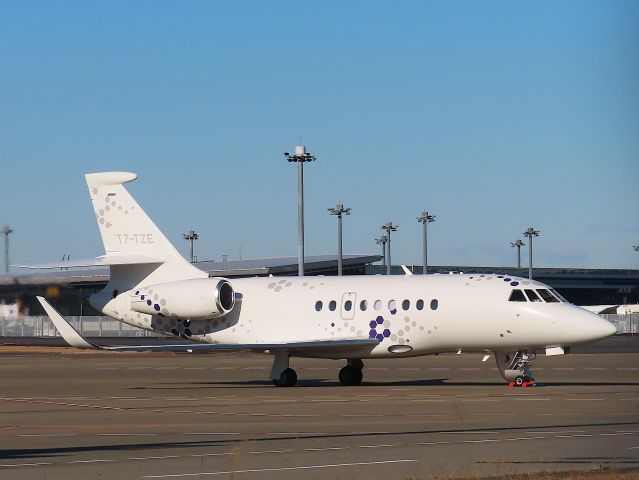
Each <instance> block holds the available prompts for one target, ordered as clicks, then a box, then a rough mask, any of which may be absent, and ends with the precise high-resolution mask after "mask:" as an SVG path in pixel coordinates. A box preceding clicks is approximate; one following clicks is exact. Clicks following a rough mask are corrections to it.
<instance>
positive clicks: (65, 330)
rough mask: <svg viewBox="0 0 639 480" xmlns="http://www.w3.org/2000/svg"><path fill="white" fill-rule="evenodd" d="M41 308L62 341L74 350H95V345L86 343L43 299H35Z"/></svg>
mask: <svg viewBox="0 0 639 480" xmlns="http://www.w3.org/2000/svg"><path fill="white" fill-rule="evenodd" d="M36 298H37V299H38V301H39V302H40V304H41V305H42V308H44V310H45V311H46V312H47V315H49V318H50V319H51V321H52V322H53V324H54V325H55V328H57V329H58V332H60V335H62V338H64V341H65V342H67V343H68V344H69V345H71V346H72V347H76V348H85V349H92V350H93V349H97V348H98V347H97V346H96V345H93V344H92V343H91V342H89V341H87V340H86V339H85V338H84V337H83V336H82V335H80V334H79V333H78V332H77V330H76V329H75V328H73V327H72V326H71V324H70V323H69V322H67V321H66V320H65V319H64V318H63V317H62V315H60V314H59V313H58V311H57V310H56V309H55V308H53V307H52V306H51V304H50V303H49V302H47V301H46V299H44V298H43V297H36Z"/></svg>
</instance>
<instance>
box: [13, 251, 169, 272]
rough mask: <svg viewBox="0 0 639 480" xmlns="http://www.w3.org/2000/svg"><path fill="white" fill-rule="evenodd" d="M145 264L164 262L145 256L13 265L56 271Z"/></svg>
mask: <svg viewBox="0 0 639 480" xmlns="http://www.w3.org/2000/svg"><path fill="white" fill-rule="evenodd" d="M145 263H163V260H160V259H157V258H152V257H147V256H145V255H131V254H126V255H120V254H116V255H113V254H112V255H101V256H99V257H96V258H87V259H82V260H66V261H63V262H51V263H37V264H32V265H12V266H13V267H19V268H30V269H54V268H70V267H106V266H110V265H139V264H145Z"/></svg>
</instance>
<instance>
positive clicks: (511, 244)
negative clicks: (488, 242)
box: [510, 239, 526, 268]
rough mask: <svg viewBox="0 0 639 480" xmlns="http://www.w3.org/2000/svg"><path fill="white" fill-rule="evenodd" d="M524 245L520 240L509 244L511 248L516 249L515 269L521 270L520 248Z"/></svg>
mask: <svg viewBox="0 0 639 480" xmlns="http://www.w3.org/2000/svg"><path fill="white" fill-rule="evenodd" d="M524 245H526V244H525V243H524V242H522V241H521V240H520V239H517V240H515V241H514V242H510V246H511V247H517V268H521V247H523V246H524Z"/></svg>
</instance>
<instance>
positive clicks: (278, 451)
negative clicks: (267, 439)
mask: <svg viewBox="0 0 639 480" xmlns="http://www.w3.org/2000/svg"><path fill="white" fill-rule="evenodd" d="M294 451H295V450H259V451H253V452H249V453H254V454H256V455H259V454H261V453H290V452H294Z"/></svg>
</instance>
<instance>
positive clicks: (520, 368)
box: [32, 172, 616, 387]
mask: <svg viewBox="0 0 639 480" xmlns="http://www.w3.org/2000/svg"><path fill="white" fill-rule="evenodd" d="M136 178H137V175H135V174H133V173H123V172H107V173H93V174H88V175H86V181H87V184H88V187H89V194H90V196H91V201H92V202H93V208H94V209H95V215H96V219H97V222H98V226H99V229H100V234H101V236H102V241H103V243H104V249H105V251H106V254H105V255H103V256H100V257H98V258H96V259H92V260H90V261H86V262H82V261H81V262H71V265H70V264H69V262H65V263H64V266H65V267H68V266H91V265H108V266H109V267H110V270H111V276H110V280H109V283H108V285H107V286H106V287H105V288H104V289H103V290H102V291H100V292H98V293H96V294H94V295H91V296H90V297H89V302H90V304H91V305H92V306H93V307H95V308H96V309H97V310H99V311H101V312H103V313H104V314H106V315H108V316H110V317H113V318H115V319H117V320H120V321H122V322H124V323H127V324H130V325H134V326H136V327H140V328H143V329H146V330H150V331H153V332H156V333H161V334H164V335H168V336H174V337H175V338H180V339H185V340H191V342H189V343H187V344H174V345H143V346H142V345H140V346H112V347H103V346H100V347H99V346H96V345H94V344H92V343H91V342H89V341H88V340H86V339H85V338H83V337H82V336H81V335H80V334H79V333H78V332H77V331H76V330H75V329H74V328H73V327H72V326H71V325H70V324H69V323H67V321H66V320H65V319H64V318H63V317H62V316H61V315H60V314H59V313H58V312H57V311H56V310H55V309H54V308H53V307H52V306H51V305H50V304H49V303H48V301H47V300H45V299H44V298H42V297H38V300H39V301H40V303H41V304H42V306H43V307H44V309H45V310H46V312H47V314H48V315H49V317H50V318H51V320H52V321H53V322H54V324H55V326H56V327H57V329H58V330H59V332H60V334H61V335H62V337H63V338H64V339H65V340H66V342H67V343H69V344H70V345H72V346H74V347H78V348H87V349H95V348H102V349H105V350H114V351H142V350H154V351H155V350H157V351H174V352H187V351H188V352H195V351H206V352H209V351H210V352H215V351H233V350H244V351H253V352H262V353H269V354H271V355H273V357H274V361H273V368H272V370H271V378H272V380H273V383H274V384H275V385H277V386H286V387H290V386H293V385H295V383H296V382H297V374H296V373H295V370H293V369H292V368H290V367H289V358H290V357H312V358H332V359H344V360H345V361H346V365H345V366H344V367H343V368H342V369H341V370H340V372H339V381H340V382H341V383H342V384H343V385H357V384H359V383H361V381H362V369H363V367H364V364H363V362H362V359H368V358H391V357H397V358H401V357H409V356H419V355H430V354H437V353H443V352H458V353H461V352H483V353H484V354H485V355H484V360H486V359H488V358H489V356H490V355H491V354H494V355H495V358H496V360H497V366H498V367H499V371H500V372H501V374H502V376H503V377H504V379H505V380H507V381H509V382H515V383H517V384H523V383H525V382H528V381H532V380H533V379H532V375H531V372H530V362H531V360H532V359H533V358H534V355H535V353H536V352H545V353H546V355H559V354H563V353H568V351H569V347H570V346H571V345H576V344H582V343H587V342H592V341H594V340H598V339H601V338H604V337H607V336H609V335H612V334H614V333H615V331H616V330H615V328H614V326H613V325H612V324H610V323H609V322H607V321H606V320H604V319H603V318H601V317H599V316H598V315H595V314H593V313H590V312H588V311H586V310H583V309H581V308H579V307H576V306H574V305H572V304H570V303H569V302H567V301H566V300H565V299H563V298H562V297H561V295H559V294H558V293H557V292H555V291H554V290H553V289H552V288H550V287H548V286H547V285H544V284H541V283H539V282H536V281H533V280H528V279H523V278H517V277H513V276H506V275H496V274H495V275H472V274H455V275H439V274H434V275H411V274H410V272H409V271H408V270H407V269H406V275H404V276H345V277H321V276H312V277H255V278H241V279H232V280H228V279H225V278H219V277H209V276H208V275H207V274H206V273H205V272H203V271H202V270H200V269H198V268H196V267H194V266H193V265H191V264H190V263H189V262H187V261H186V260H185V259H184V258H183V257H182V256H181V255H180V254H179V253H178V251H177V250H176V249H175V248H174V247H173V245H171V243H170V242H169V241H168V240H167V239H166V237H165V236H164V235H163V234H162V232H160V230H159V229H158V228H157V227H156V225H155V224H154V223H153V222H152V221H151V219H150V218H149V217H148V216H147V215H146V213H145V212H144V211H143V210H142V209H141V208H140V206H139V205H138V204H137V203H136V202H135V200H134V199H133V198H132V197H131V195H130V194H129V192H128V191H127V190H126V189H125V188H124V186H123V185H124V184H125V183H127V182H131V181H133V180H135V179H136ZM32 267H38V268H43V267H49V268H56V267H59V264H48V265H40V266H32Z"/></svg>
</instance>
